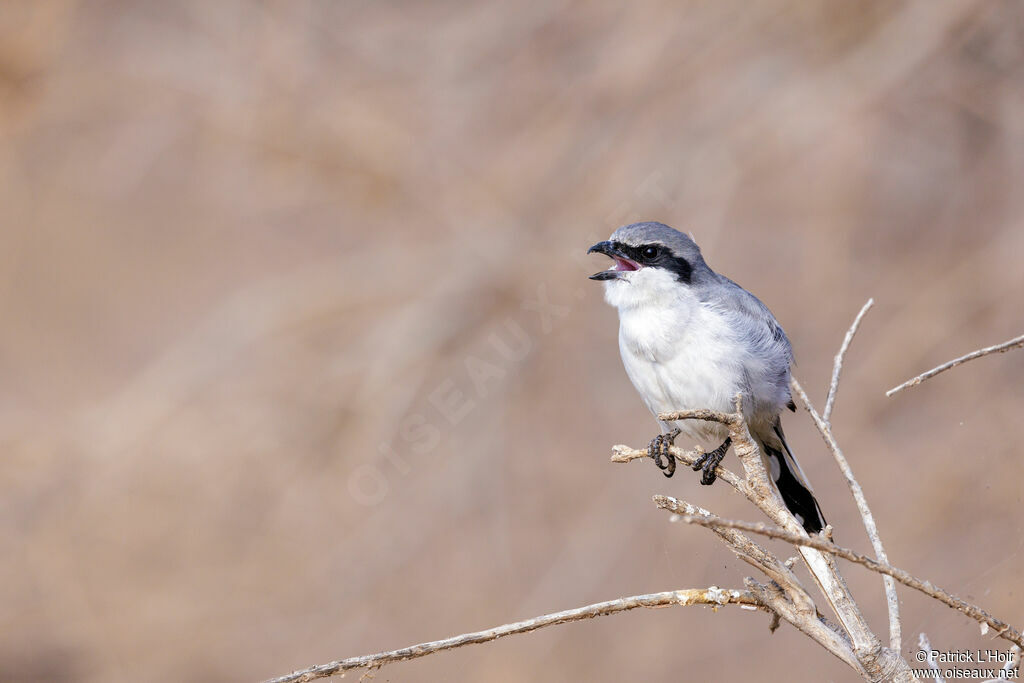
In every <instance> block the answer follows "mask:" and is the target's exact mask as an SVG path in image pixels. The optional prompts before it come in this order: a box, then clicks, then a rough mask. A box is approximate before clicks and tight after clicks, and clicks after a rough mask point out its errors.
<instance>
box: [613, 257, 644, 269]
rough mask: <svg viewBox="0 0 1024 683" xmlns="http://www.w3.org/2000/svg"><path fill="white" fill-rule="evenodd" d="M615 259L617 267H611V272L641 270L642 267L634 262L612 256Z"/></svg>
mask: <svg viewBox="0 0 1024 683" xmlns="http://www.w3.org/2000/svg"><path fill="white" fill-rule="evenodd" d="M612 258H613V259H615V265H614V266H612V267H611V270H639V269H640V266H639V264H637V263H634V262H633V261H630V260H629V259H626V258H621V257H619V256H612Z"/></svg>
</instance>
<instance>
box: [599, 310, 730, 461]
mask: <svg viewBox="0 0 1024 683" xmlns="http://www.w3.org/2000/svg"><path fill="white" fill-rule="evenodd" d="M666 303H668V302H666ZM619 350H620V352H621V354H622V362H623V365H624V366H625V368H626V373H627V374H628V375H629V378H630V380H631V381H632V382H633V386H635V387H636V389H637V391H638V392H639V393H640V396H641V397H642V398H643V400H644V402H645V403H646V404H647V407H648V408H649V409H650V410H651V412H653V413H655V415H657V413H659V412H667V411H673V410H688V409H693V408H711V409H713V410H721V411H725V412H729V411H732V410H733V399H734V397H735V396H736V393H737V392H738V391H740V388H741V386H742V357H743V350H742V347H740V346H739V345H738V344H737V342H736V341H735V339H734V336H733V335H732V334H731V333H730V330H729V328H728V327H727V325H726V323H725V320H724V319H723V318H722V316H721V315H720V314H719V313H718V312H717V311H714V310H713V309H709V308H707V307H705V306H704V305H703V304H701V303H700V302H699V301H698V300H696V299H695V298H693V297H682V298H678V299H677V300H676V301H673V302H671V305H667V306H650V305H646V306H639V307H631V308H620V309H619ZM675 426H677V427H679V428H680V429H681V430H682V432H683V433H684V434H687V435H689V436H690V437H692V438H701V439H707V440H709V441H715V440H719V441H720V440H721V439H723V438H725V434H726V432H725V430H724V428H722V426H721V425H717V424H714V423H708V422H701V421H696V420H685V421H681V422H679V423H677V424H676V425H675ZM714 445H717V443H715V444H714Z"/></svg>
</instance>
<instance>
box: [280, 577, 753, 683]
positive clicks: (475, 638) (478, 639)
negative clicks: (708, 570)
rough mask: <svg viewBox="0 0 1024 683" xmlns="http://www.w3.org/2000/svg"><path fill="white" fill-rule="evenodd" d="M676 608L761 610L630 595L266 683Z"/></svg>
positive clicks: (672, 594) (711, 592)
mask: <svg viewBox="0 0 1024 683" xmlns="http://www.w3.org/2000/svg"><path fill="white" fill-rule="evenodd" d="M677 605H710V606H711V607H712V608H713V609H718V607H720V606H722V605H739V606H741V607H745V608H747V609H759V608H760V609H763V608H764V606H763V605H762V604H761V602H760V601H759V600H758V599H757V598H755V597H754V596H753V595H752V594H751V593H749V592H748V591H741V590H736V589H727V588H718V587H715V586H711V587H710V588H689V589H685V590H677V591H665V592H663V593H648V594H646V595H634V596H632V597H628V598H619V599H618V600H608V601H607V602H598V603H595V604H593V605H587V606H585V607H577V608H576V609H570V610H565V611H564V612H555V613H553V614H545V615H543V616H539V617H534V618H533V619H526V620H525V621H517V622H515V623H512V624H505V625H503V626H495V627H494V628H490V629H487V630H485V631H476V632H474V633H463V634H462V635H459V636H453V637H451V638H445V639H444V640H434V641H431V642H429V643H420V644H419V645H412V646H409V647H404V648H402V649H400V650H391V651H389V652H379V653H377V654H374V655H364V656H362V657H350V658H349V659H341V660H338V661H336V662H330V663H328V664H321V665H319V666H312V667H310V668H308V669H302V670H301V671H295V672H293V673H290V674H287V675H285V676H280V677H278V678H274V679H271V680H269V681H267V682H266V683H298V682H300V681H312V680H316V679H318V678H327V677H329V676H333V675H334V674H336V673H340V672H342V671H348V670H350V669H364V668H366V669H373V668H377V667H380V666H382V665H384V664H390V663H391V662H401V661H405V660H407V659H416V658H417V657H425V656H426V655H430V654H434V653H435V652H441V651H442V650H452V649H454V648H457V647H465V646H466V645H478V644H480V643H487V642H490V641H492V640H496V639H498V638H501V637H503V636H510V635H513V634H516V633H528V632H530V631H536V630H537V629H539V628H544V627H546V626H555V625H556V624H565V623H567V622H570V621H582V620H583V619H593V618H594V617H603V616H607V615H609V614H618V613H619V612H627V611H629V610H633V609H637V608H638V607H646V608H649V609H655V608H659V607H672V606H677Z"/></svg>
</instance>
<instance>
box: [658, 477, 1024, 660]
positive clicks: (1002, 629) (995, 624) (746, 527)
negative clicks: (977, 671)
mask: <svg viewBox="0 0 1024 683" xmlns="http://www.w3.org/2000/svg"><path fill="white" fill-rule="evenodd" d="M654 503H655V505H657V506H658V507H660V508H662V509H665V510H668V511H670V512H674V513H676V514H678V515H679V521H682V522H685V523H687V524H697V525H699V526H703V527H707V528H709V529H713V530H716V531H717V530H718V529H738V530H740V531H747V532H750V533H754V534H760V535H762V536H766V537H768V538H775V539H778V540H781V541H786V542H787V543H792V544H793V545H797V546H807V547H809V548H816V549H817V550H820V551H822V552H826V553H829V554H831V555H835V556H836V557H841V558H843V559H844V560H849V561H850V562H855V563H857V564H860V565H863V566H865V567H867V568H868V569H870V570H871V571H875V572H878V573H879V574H886V575H888V576H891V577H892V578H894V579H896V580H897V581H899V582H900V583H902V584H903V585H905V586H909V587H910V588H913V589H914V590H918V591H920V592H922V593H924V594H925V595H928V596H930V597H933V598H935V599H936V600H938V601H939V602H942V603H943V604H946V605H948V606H949V607H952V608H953V609H955V610H958V611H960V612H963V613H964V614H966V615H967V616H969V617H971V618H972V619H974V620H975V621H978V622H979V623H983V624H988V625H989V626H990V627H991V628H992V629H994V630H995V632H996V635H997V636H999V637H1000V638H1003V639H1005V640H1008V641H1010V642H1011V643H1013V644H1014V645H1017V646H1020V647H1024V635H1022V634H1021V632H1020V631H1018V630H1017V629H1015V628H1013V627H1012V626H1010V625H1009V624H1007V623H1006V622H1004V621H1002V620H1000V619H996V618H995V617H993V616H992V615H991V614H989V613H988V612H986V611H985V610H983V609H982V608H980V607H978V606H977V605H974V604H971V603H969V602H967V601H966V600H964V599H962V598H959V597H957V596H955V595H953V594H952V593H949V592H948V591H945V590H943V589H942V588H939V587H938V586H936V585H935V584H933V583H932V582H931V581H924V580H922V579H919V578H917V577H915V576H913V575H912V574H910V573H908V572H906V571H904V570H902V569H900V568H898V567H893V566H892V565H890V564H888V563H885V562H879V561H878V560H874V559H872V558H870V557H868V556H867V555H861V554H860V553H858V552H854V551H853V550H850V549H849V548H844V547H842V546H838V545H836V544H834V543H832V542H831V541H827V540H824V539H822V538H820V537H816V536H806V535H804V536H801V535H799V534H794V533H792V532H790V531H786V530H784V529H779V528H776V527H770V526H767V525H765V524H762V523H760V522H741V521H737V520H731V519H722V518H720V517H716V516H714V515H699V514H696V515H695V514H689V513H688V512H687V506H686V504H685V503H683V502H682V501H679V500H676V499H675V498H672V497H670V496H655V497H654Z"/></svg>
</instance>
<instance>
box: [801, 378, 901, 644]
mask: <svg viewBox="0 0 1024 683" xmlns="http://www.w3.org/2000/svg"><path fill="white" fill-rule="evenodd" d="M790 388H791V389H792V390H793V392H794V393H795V394H797V395H798V396H799V397H800V401H801V402H802V403H803V404H804V407H805V408H806V409H807V412H808V413H810V415H811V419H812V420H813V421H814V425H815V426H816V427H817V428H818V432H819V433H820V434H821V438H823V439H824V440H825V444H826V445H827V446H828V449H829V451H831V452H832V457H833V458H834V459H835V461H836V464H837V465H838V466H839V469H840V471H842V473H843V476H844V477H845V478H846V485H847V486H848V487H849V488H850V493H851V494H852V495H853V500H854V502H856V503H857V509H858V510H859V511H860V517H861V519H862V520H863V522H864V530H865V531H867V534H868V538H869V539H870V540H871V547H872V548H873V549H874V551H875V557H876V558H877V559H878V561H879V562H885V563H888V562H889V556H888V555H887V554H886V552H885V547H884V546H883V545H882V537H881V536H880V535H879V533H878V525H877V524H875V516H874V515H873V514H872V513H871V508H870V507H868V501H867V498H865V497H864V489H862V488H861V487H860V482H859V481H857V478H856V477H855V476H853V469H852V468H851V467H850V463H849V462H847V460H846V456H844V455H843V451H842V449H840V448H839V444H838V443H836V440H835V437H834V436H833V435H832V428H831V427H830V426H829V425H828V424H826V423H825V421H824V420H823V419H822V418H821V417H820V416H819V415H818V413H817V411H816V410H815V409H814V405H813V404H812V403H811V399H810V398H809V397H808V396H807V392H805V391H804V389H803V387H802V386H800V382H798V381H797V380H796V378H795V377H793V378H792V379H791V380H790ZM882 583H883V585H884V587H885V602H886V606H887V608H888V613H889V647H891V648H892V649H893V650H896V651H897V652H899V651H900V650H901V649H902V647H903V646H902V641H903V634H902V627H901V625H900V601H899V596H898V595H897V594H896V584H895V583H894V582H893V580H892V579H891V578H889V577H882Z"/></svg>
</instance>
